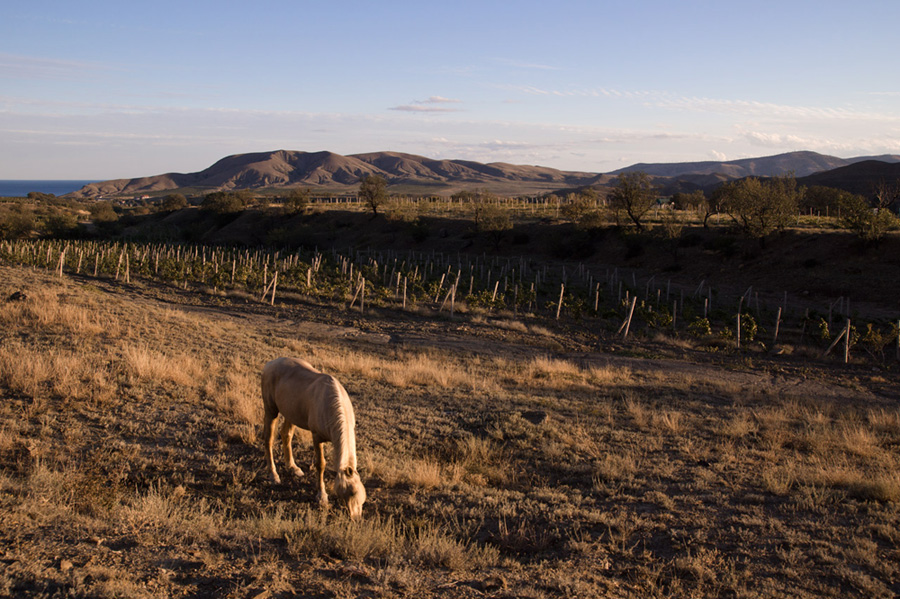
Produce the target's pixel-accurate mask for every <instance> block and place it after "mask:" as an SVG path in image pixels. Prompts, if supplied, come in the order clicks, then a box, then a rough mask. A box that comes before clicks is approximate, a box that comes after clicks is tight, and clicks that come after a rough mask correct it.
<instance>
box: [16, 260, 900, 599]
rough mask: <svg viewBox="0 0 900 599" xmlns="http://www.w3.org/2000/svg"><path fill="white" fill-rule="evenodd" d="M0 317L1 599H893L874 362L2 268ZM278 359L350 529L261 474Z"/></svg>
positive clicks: (886, 447) (891, 455) (334, 512)
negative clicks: (328, 407)
mask: <svg viewBox="0 0 900 599" xmlns="http://www.w3.org/2000/svg"><path fill="white" fill-rule="evenodd" d="M15 292H21V293H22V294H23V295H24V296H25V297H23V298H16V299H13V294H14V293H15ZM0 325H2V328H0V343H2V344H0V398H2V406H0V596H10V597H19V596H34V597H253V598H255V599H262V598H265V597H406V596H418V597H533V598H541V597H557V596H561V597H666V596H671V597H711V596H716V597H806V598H812V597H846V596H869V597H894V596H897V595H898V594H900V532H898V531H900V512H898V507H900V410H898V399H900V385H898V383H900V376H898V370H897V368H896V365H894V364H887V365H881V366H873V365H872V364H865V365H863V364H860V363H857V364H850V365H843V364H840V363H839V362H837V361H835V360H830V359H826V360H821V359H816V358H814V357H810V356H808V355H803V354H802V353H801V352H795V353H794V354H793V355H773V354H766V353H761V352H747V353H735V352H733V351H725V350H722V349H721V348H709V347H704V346H702V345H700V344H698V343H696V342H691V341H688V340H683V339H666V338H655V339H637V340H632V341H629V342H627V343H625V342H622V341H621V340H618V339H616V338H612V337H611V336H609V337H605V338H603V337H598V336H596V335H595V334H593V333H592V332H591V331H590V330H588V329H587V328H586V327H584V326H582V325H580V324H578V323H575V322H564V323H561V324H556V323H546V322H541V323H534V322H527V321H517V322H511V321H510V320H509V319H505V318H498V317H495V316H493V315H490V314H487V315H478V316H477V317H476V316H473V315H462V316H458V317H457V318H455V319H450V318H447V317H445V316H442V317H435V316H434V315H431V314H427V313H424V312H419V313H401V312H398V311H392V310H386V309H385V310H373V311H369V312H368V313H366V314H359V313H358V312H355V311H347V310H345V309H343V308H341V307H335V306H326V305H319V304H316V303H311V302H306V301H303V300H302V299H296V298H295V299H294V300H292V301H290V302H286V303H277V304H276V305H275V306H268V305H264V304H260V303H258V302H255V301H253V300H248V299H244V298H241V297H230V296H226V295H222V294H216V295H213V294H209V293H200V292H192V291H184V290H178V289H174V288H171V287H167V286H162V285H153V284H149V283H144V282H136V283H133V284H130V285H125V284H121V283H116V282H114V281H110V280H93V279H90V278H81V279H74V278H65V279H57V278H55V277H53V276H51V275H50V274H48V273H44V272H39V271H32V270H30V269H23V268H16V267H7V266H0ZM279 355H299V356H301V357H305V358H307V359H308V360H310V361H311V362H312V363H313V364H315V365H317V366H319V367H320V368H322V369H323V370H326V371H328V372H332V373H334V374H335V375H337V376H338V378H340V379H341V381H342V382H343V383H344V385H345V386H346V387H347V389H348V391H349V393H350V396H351V398H352V400H353V402H354V406H355V409H356V413H357V420H358V423H359V424H358V430H357V436H358V441H357V443H358V448H359V454H360V463H361V465H362V466H363V480H364V483H365V485H366V488H367V491H368V495H369V501H368V502H367V504H366V506H365V517H364V519H363V521H362V522H361V523H351V522H350V521H349V520H348V519H347V517H346V516H345V515H344V514H343V512H342V511H341V509H340V506H339V505H337V504H333V505H332V508H331V510H330V511H328V512H322V511H320V510H319V509H318V507H317V506H316V503H315V490H314V488H313V484H312V480H311V478H310V477H309V476H307V477H305V478H303V479H292V478H291V479H289V478H288V477H286V476H284V477H283V478H284V479H285V483H284V484H282V485H275V484H274V483H272V482H271V480H270V478H269V476H268V473H267V472H266V468H265V464H264V460H263V454H262V447H261V440H260V429H261V427H260V425H259V422H260V420H259V397H258V387H257V386H258V371H259V368H260V366H261V365H262V364H263V363H264V362H265V361H267V360H269V359H272V358H274V357H277V356H279ZM308 443H309V442H308V439H303V438H301V441H300V443H299V444H298V448H297V450H296V451H297V455H298V463H300V464H301V465H303V466H304V468H305V467H306V465H307V464H309V461H310V458H311V452H310V451H309V445H308ZM301 458H302V459H301ZM282 473H284V470H283V469H282Z"/></svg>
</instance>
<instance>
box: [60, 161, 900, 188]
mask: <svg viewBox="0 0 900 599" xmlns="http://www.w3.org/2000/svg"><path fill="white" fill-rule="evenodd" d="M858 163H862V164H864V165H869V166H867V167H866V169H864V170H867V171H872V170H873V169H875V170H877V168H878V167H877V165H880V164H885V163H893V164H888V165H887V166H888V167H893V166H894V165H896V164H900V156H898V155H884V156H876V157H859V158H837V157H835V156H827V155H823V154H817V153H815V152H807V151H804V152H790V153H787V154H779V155H777V156H767V157H761V158H748V159H742V160H733V161H723V162H709V161H707V162H683V163H664V164H645V163H640V164H635V165H632V166H630V167H627V168H623V169H619V170H616V171H612V172H611V173H606V174H604V173H589V172H579V171H562V170H557V169H553V168H548V167H541V166H525V165H514V164H507V163H502V162H493V163H489V164H482V163H479V162H473V161H468V160H439V159H432V158H426V157H423V156H416V155H413V154H404V153H399V152H373V153H368V154H353V155H349V156H342V155H340V154H335V153H333V152H324V151H323V152H301V151H290V150H277V151H271V152H257V153H252V154H236V155H233V156H227V157H225V158H222V159H221V160H219V161H218V162H216V163H215V164H213V165H212V166H210V167H209V168H206V169H204V170H202V171H199V172H196V173H187V174H183V173H167V174H163V175H156V176H150V177H140V178H136V179H116V180H111V181H104V182H100V183H92V184H90V185H86V186H84V187H83V188H82V189H80V190H79V191H77V192H75V193H74V194H71V195H73V196H75V197H108V196H121V195H150V194H153V195H155V194H159V193H163V192H167V191H174V190H187V191H190V192H193V193H197V192H201V193H202V192H209V191H213V190H226V191H228V190H238V189H279V188H282V189H283V188H293V187H311V188H314V189H317V190H323V191H344V192H349V191H355V189H356V188H357V186H358V185H359V181H360V179H361V178H362V177H364V176H366V175H380V176H382V177H384V178H385V179H386V180H387V181H388V184H389V185H390V186H391V189H392V190H394V191H400V192H404V193H428V194H436V195H449V194H451V193H453V192H455V191H458V190H461V189H487V190H490V191H494V192H496V193H505V194H509V195H517V194H535V193H546V192H551V191H557V190H563V189H573V188H578V187H585V186H594V187H598V186H601V187H602V186H605V185H609V184H610V182H611V181H614V180H615V178H616V176H617V175H619V174H621V173H624V172H632V171H644V172H646V173H647V174H649V175H651V176H652V177H653V178H654V179H656V180H657V182H658V183H659V184H661V185H662V186H663V187H666V188H671V189H676V190H684V189H692V188H693V189H697V188H708V187H710V186H713V185H716V184H718V183H721V182H722V181H726V180H729V179H736V178H741V177H747V176H762V177H770V176H777V175H784V174H788V173H793V174H794V175H795V176H797V177H805V176H809V175H813V174H814V173H823V172H832V171H833V170H834V169H841V168H850V167H852V166H853V165H855V164H858ZM870 163H874V164H875V165H876V166H875V167H873V166H871V164H870ZM898 168H900V166H898ZM894 170H896V169H894ZM854 173H855V171H854V170H853V169H852V168H851V169H850V171H848V172H846V173H844V175H843V176H850V177H851V178H853V177H856V178H858V179H862V178H865V177H866V175H865V174H859V175H858V176H857V175H856V174H854ZM882 176H887V173H885V174H883V175H882ZM839 178H840V177H839ZM823 180H824V179H823ZM816 184H822V185H825V184H826V183H816ZM838 186H839V185H838Z"/></svg>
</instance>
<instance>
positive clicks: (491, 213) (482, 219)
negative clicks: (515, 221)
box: [476, 201, 512, 248]
mask: <svg viewBox="0 0 900 599" xmlns="http://www.w3.org/2000/svg"><path fill="white" fill-rule="evenodd" d="M478 213H479V217H478V219H477V224H476V227H477V228H478V230H479V231H481V232H482V233H485V234H486V235H487V236H488V237H489V238H490V239H491V241H492V242H493V244H494V248H499V247H500V243H501V242H502V241H503V237H504V236H505V235H506V232H507V231H509V230H510V229H512V219H511V218H510V216H509V211H507V210H504V209H503V207H502V206H500V204H499V203H495V202H490V201H486V202H482V203H480V206H479V211H478Z"/></svg>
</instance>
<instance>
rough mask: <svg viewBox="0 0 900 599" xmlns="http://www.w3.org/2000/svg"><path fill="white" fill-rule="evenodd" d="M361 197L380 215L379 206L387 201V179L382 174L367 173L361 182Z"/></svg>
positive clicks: (375, 213)
mask: <svg viewBox="0 0 900 599" xmlns="http://www.w3.org/2000/svg"><path fill="white" fill-rule="evenodd" d="M359 197H360V198H362V199H363V201H365V203H366V205H367V206H368V207H369V208H371V209H372V214H373V215H375V216H378V207H379V206H381V205H383V204H384V203H385V202H387V199H388V195H387V181H385V179H384V177H382V176H381V175H366V176H364V177H363V178H362V180H360V183H359Z"/></svg>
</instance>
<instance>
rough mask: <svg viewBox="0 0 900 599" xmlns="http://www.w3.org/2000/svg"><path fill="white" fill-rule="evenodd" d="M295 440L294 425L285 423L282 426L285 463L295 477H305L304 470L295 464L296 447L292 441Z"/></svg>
mask: <svg viewBox="0 0 900 599" xmlns="http://www.w3.org/2000/svg"><path fill="white" fill-rule="evenodd" d="M293 439H294V425H293V424H291V423H290V422H288V421H287V420H285V421H284V424H282V425H281V449H282V452H283V453H284V463H285V464H286V465H287V467H288V470H290V471H291V472H293V473H294V476H303V470H301V469H300V467H299V466H298V465H297V464H296V462H294V446H293V445H292V444H291V441H292V440H293Z"/></svg>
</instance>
